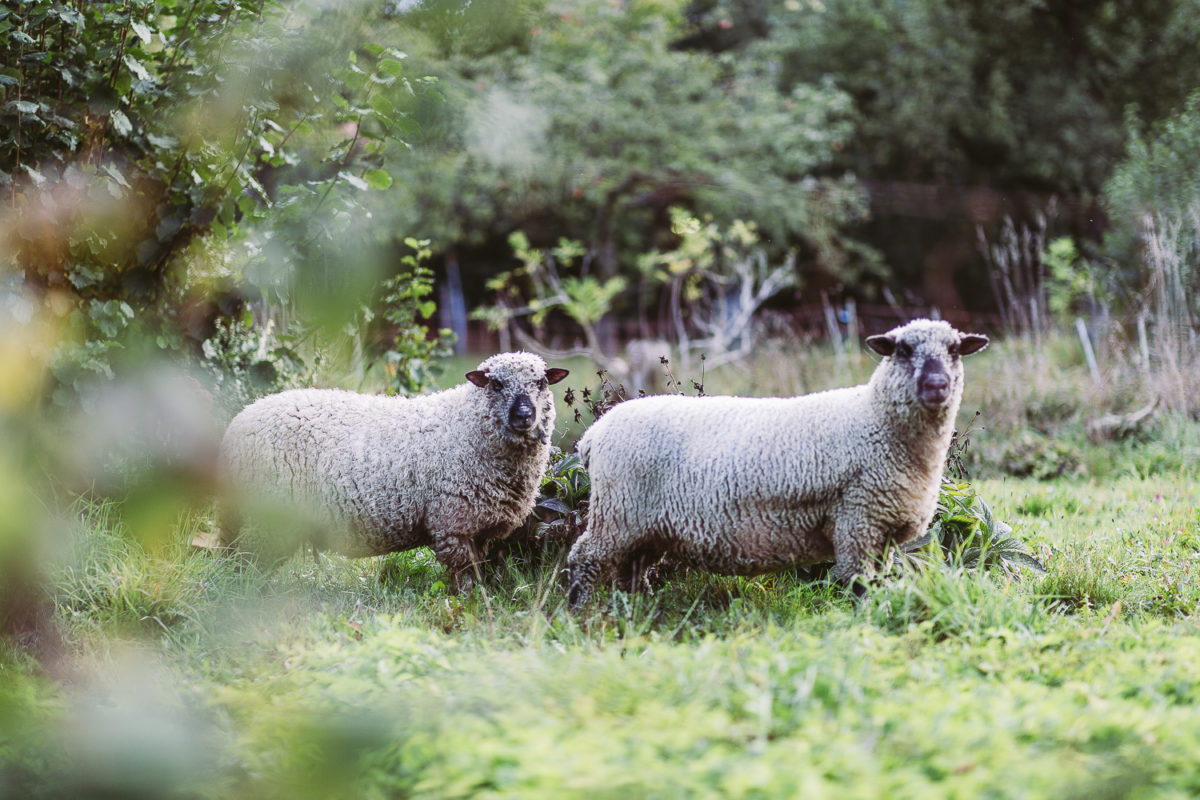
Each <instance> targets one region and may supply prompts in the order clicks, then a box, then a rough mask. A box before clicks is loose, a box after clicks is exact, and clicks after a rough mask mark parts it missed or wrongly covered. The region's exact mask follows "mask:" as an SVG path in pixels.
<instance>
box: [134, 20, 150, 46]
mask: <svg viewBox="0 0 1200 800" xmlns="http://www.w3.org/2000/svg"><path fill="white" fill-rule="evenodd" d="M129 27H130V28H132V29H133V32H134V33H136V34H137V36H138V38H139V39H141V40H142V41H143V42H146V43H147V44H149V43H150V40H151V39H153V38H154V34H153V32H151V30H150V28H149V27H147V26H146V25H143V24H142V23H140V22H138V21H137V20H130V22H129Z"/></svg>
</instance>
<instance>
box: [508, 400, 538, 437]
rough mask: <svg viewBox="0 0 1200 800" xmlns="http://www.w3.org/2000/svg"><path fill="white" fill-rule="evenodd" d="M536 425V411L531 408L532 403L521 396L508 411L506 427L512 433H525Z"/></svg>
mask: <svg viewBox="0 0 1200 800" xmlns="http://www.w3.org/2000/svg"><path fill="white" fill-rule="evenodd" d="M536 423H537V411H536V410H535V409H534V407H533V403H532V401H530V399H529V398H528V397H527V396H525V395H521V396H520V397H518V398H517V399H516V400H514V401H513V404H512V405H511V406H510V407H509V409H508V426H509V427H510V428H512V429H513V430H514V431H520V432H522V433H523V432H525V431H528V430H530V429H531V428H532V427H533V426H534V425H535V424H536Z"/></svg>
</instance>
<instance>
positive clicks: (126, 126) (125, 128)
mask: <svg viewBox="0 0 1200 800" xmlns="http://www.w3.org/2000/svg"><path fill="white" fill-rule="evenodd" d="M108 119H109V121H110V122H111V123H112V126H113V131H114V132H115V133H116V134H117V135H118V136H128V135H129V134H131V133H133V123H131V122H130V121H129V117H127V116H125V112H124V111H122V110H121V109H119V108H115V109H113V110H112V112H111V113H110V114H109V115H108Z"/></svg>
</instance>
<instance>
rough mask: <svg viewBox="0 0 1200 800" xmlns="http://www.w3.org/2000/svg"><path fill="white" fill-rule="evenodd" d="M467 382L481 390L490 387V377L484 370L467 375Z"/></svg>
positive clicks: (472, 371) (476, 370)
mask: <svg viewBox="0 0 1200 800" xmlns="http://www.w3.org/2000/svg"><path fill="white" fill-rule="evenodd" d="M467 380H469V381H470V382H471V383H473V384H475V385H476V386H478V387H479V388H480V389H482V388H483V387H485V386H487V385H488V376H487V375H486V374H484V372H483V370H479V369H475V370H471V371H470V372H468V373H467Z"/></svg>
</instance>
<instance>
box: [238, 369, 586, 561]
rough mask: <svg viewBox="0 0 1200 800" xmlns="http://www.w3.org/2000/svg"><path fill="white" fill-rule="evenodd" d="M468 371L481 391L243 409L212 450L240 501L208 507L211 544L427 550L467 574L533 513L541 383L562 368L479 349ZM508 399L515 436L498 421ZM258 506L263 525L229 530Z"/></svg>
mask: <svg viewBox="0 0 1200 800" xmlns="http://www.w3.org/2000/svg"><path fill="white" fill-rule="evenodd" d="M479 371H480V372H482V373H483V375H479V374H477V373H475V372H473V373H470V374H469V377H472V378H473V379H474V380H478V381H480V382H481V383H483V384H484V385H483V386H476V385H474V384H473V383H464V384H462V385H460V386H456V387H454V388H452V389H447V390H445V391H442V392H438V393H436V394H431V395H426V396H418V397H410V398H401V397H386V396H377V395H362V394H357V393H354V392H347V391H340V390H322V389H298V390H293V391H287V392H282V393H280V394H276V395H271V396H269V397H264V398H262V399H260V400H258V401H256V402H255V403H253V404H251V405H250V406H248V407H247V408H245V409H244V410H243V411H242V412H241V413H239V414H238V415H237V416H236V417H235V418H234V419H233V421H232V422H231V423H230V425H229V429H228V430H227V431H226V434H225V437H224V440H223V442H222V445H221V459H222V466H223V469H224V475H225V479H226V482H227V486H228V487H230V489H232V490H234V491H235V492H236V494H237V495H238V496H239V497H240V498H241V502H240V503H236V504H234V505H233V506H230V507H228V508H227V509H226V513H223V514H222V515H221V525H220V527H221V530H220V534H221V541H222V543H223V544H225V545H231V544H234V543H235V542H236V543H237V544H239V545H240V546H242V547H243V548H245V549H248V550H250V551H252V552H257V553H259V554H260V555H267V556H272V557H281V556H283V555H286V554H287V553H290V552H292V551H293V550H294V549H295V547H296V546H297V545H298V544H299V543H300V542H303V541H312V542H313V543H314V544H316V545H317V546H318V547H324V548H329V549H332V550H335V551H337V552H340V553H343V554H345V555H349V556H370V555H376V554H381V553H387V552H392V551H397V550H407V549H410V548H414V547H418V546H421V545H428V546H430V547H432V548H433V550H434V553H435V554H436V555H437V558H438V560H439V561H440V562H441V563H442V564H444V565H445V566H446V567H448V568H449V569H450V570H452V571H453V575H454V576H455V577H456V579H464V578H465V579H466V580H467V581H468V582H469V577H470V576H469V575H467V574H466V573H467V572H468V571H470V569H471V568H472V567H473V565H474V564H475V563H476V562H477V561H478V559H479V558H480V553H481V551H482V550H483V548H484V547H485V545H486V542H487V541H488V540H490V539H493V538H501V537H504V536H507V535H508V534H509V533H511V532H512V531H513V529H514V528H516V527H517V526H518V525H520V524H521V523H522V522H523V521H524V519H525V517H526V516H527V515H528V514H529V512H530V511H531V509H532V508H533V503H534V499H535V497H536V495H537V491H538V487H539V484H540V481H541V478H542V476H543V475H544V474H545V471H546V465H547V461H548V460H549V455H550V434H551V432H552V431H553V429H554V420H555V409H554V398H553V396H552V394H551V392H550V390H549V387H548V383H549V382H553V381H556V380H559V379H561V378H562V377H563V376H565V370H552V371H550V372H549V373H548V371H547V369H546V364H545V362H544V361H543V360H542V359H541V358H540V357H538V356H536V355H533V354H530V353H502V354H499V355H495V356H492V357H491V358H488V359H487V360H486V361H484V362H483V363H482V364H481V365H480V366H479ZM548 377H549V381H548V380H547V379H548ZM522 396H525V397H527V398H528V401H532V402H531V404H530V403H528V402H527V403H526V405H525V413H526V414H528V413H529V412H530V405H531V406H532V412H533V414H534V417H533V419H532V420H531V422H532V426H531V427H530V429H529V430H528V431H522V430H518V429H515V428H514V427H513V425H512V424H511V423H510V413H511V412H512V409H513V408H514V406H515V405H516V404H518V403H519V402H520V401H521V397H522ZM518 427H519V426H518ZM264 507H266V508H267V510H268V512H270V513H269V514H268V515H266V516H265V517H264V518H265V519H268V520H271V521H273V522H275V523H276V524H274V525H271V526H266V525H261V524H260V525H257V526H256V527H257V530H254V531H252V532H250V531H242V530H241V528H242V526H241V524H240V523H241V520H240V516H241V514H240V513H239V511H245V510H249V509H251V508H256V509H257V510H258V511H262V510H263V509H264ZM285 512H286V513H285ZM242 533H245V534H246V535H244V536H241V537H240V539H239V535H240V534H242Z"/></svg>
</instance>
